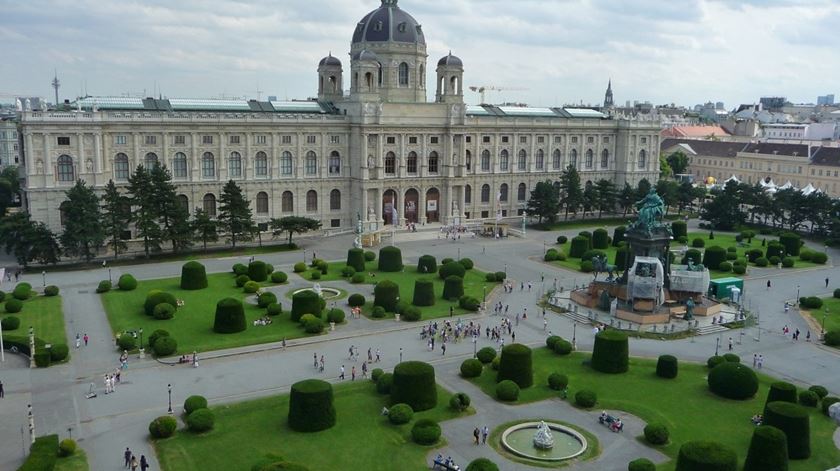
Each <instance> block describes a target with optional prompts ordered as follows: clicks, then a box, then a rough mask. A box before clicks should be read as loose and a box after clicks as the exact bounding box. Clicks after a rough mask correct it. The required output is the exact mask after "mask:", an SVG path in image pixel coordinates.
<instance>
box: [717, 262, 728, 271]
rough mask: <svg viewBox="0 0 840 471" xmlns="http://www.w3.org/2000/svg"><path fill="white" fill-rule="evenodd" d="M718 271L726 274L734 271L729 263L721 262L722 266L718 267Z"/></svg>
mask: <svg viewBox="0 0 840 471" xmlns="http://www.w3.org/2000/svg"><path fill="white" fill-rule="evenodd" d="M717 269H718V270H720V271H722V272H724V273H729V272H730V271H732V264H731V263H729V262H720V265H718V268H717Z"/></svg>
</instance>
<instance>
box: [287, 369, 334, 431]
mask: <svg viewBox="0 0 840 471" xmlns="http://www.w3.org/2000/svg"><path fill="white" fill-rule="evenodd" d="M288 420H289V427H291V428H292V430H296V431H298V432H320V431H321V430H326V429H328V428H331V427H332V426H334V425H335V406H334V405H333V389H332V385H331V384H330V383H328V382H326V381H321V380H320V379H307V380H304V381H298V382H297V383H295V384H293V385H292V390H291V392H290V393H289V416H288Z"/></svg>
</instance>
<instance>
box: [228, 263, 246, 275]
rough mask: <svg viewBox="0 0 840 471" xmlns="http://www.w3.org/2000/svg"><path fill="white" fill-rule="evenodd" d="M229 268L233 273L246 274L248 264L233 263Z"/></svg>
mask: <svg viewBox="0 0 840 471" xmlns="http://www.w3.org/2000/svg"><path fill="white" fill-rule="evenodd" d="M231 269H232V270H233V274H234V275H236V276H239V275H247V274H248V266H247V265H245V264H244V263H235V264H233V267H232V268H231Z"/></svg>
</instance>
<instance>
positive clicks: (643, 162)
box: [639, 149, 647, 168]
mask: <svg viewBox="0 0 840 471" xmlns="http://www.w3.org/2000/svg"><path fill="white" fill-rule="evenodd" d="M646 167H647V152H645V150H644V149H642V150H640V151H639V168H646Z"/></svg>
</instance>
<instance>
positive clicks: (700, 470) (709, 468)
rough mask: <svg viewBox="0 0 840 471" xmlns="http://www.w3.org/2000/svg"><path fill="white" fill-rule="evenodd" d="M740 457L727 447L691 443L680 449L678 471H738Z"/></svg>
mask: <svg viewBox="0 0 840 471" xmlns="http://www.w3.org/2000/svg"><path fill="white" fill-rule="evenodd" d="M737 469H738V457H737V455H736V454H735V451H733V450H732V449H731V448H729V447H728V446H726V445H723V444H720V443H717V442H711V441H690V442H685V443H683V444H682V446H681V447H680V452H679V454H678V455H677V467H676V471H737Z"/></svg>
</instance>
